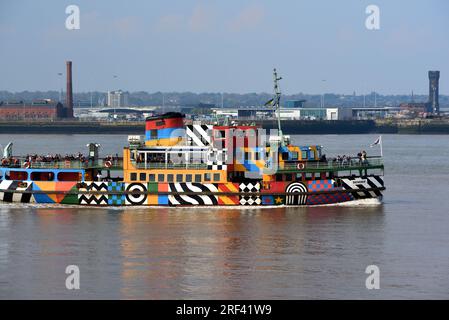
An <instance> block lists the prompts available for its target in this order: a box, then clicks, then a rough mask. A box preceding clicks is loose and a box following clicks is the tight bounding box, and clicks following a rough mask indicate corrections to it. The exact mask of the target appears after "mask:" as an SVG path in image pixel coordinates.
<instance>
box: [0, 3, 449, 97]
mask: <svg viewBox="0 0 449 320" xmlns="http://www.w3.org/2000/svg"><path fill="white" fill-rule="evenodd" d="M70 4H76V5H78V6H79V8H80V11H81V25H80V26H81V28H80V30H67V29H66V28H65V20H66V18H67V16H68V15H67V14H66V13H65V9H66V7H67V6H68V5H70ZM370 4H376V5H378V6H379V8H380V30H374V31H373V30H368V29H367V28H366V27H365V20H366V18H367V16H368V15H367V14H366V13H365V8H366V7H367V6H368V5H370ZM448 40H449V1H446V0H430V1H429V0H428V1H424V0H422V1H399V0H397V1H392V0H385V1H380V0H369V1H364V0H341V1H335V0H329V1H319V0H313V1H311V0H310V1H301V0H278V1H274V0H273V1H245V0H226V1H225V0H221V1H218V0H215V1H214V0H208V1H204V0H203V1H195V0H170V1H162V0H147V1H138V0H135V1H131V0H127V1H94V0H84V1H81V0H78V1H75V0H72V1H64V0H58V1H56V0H54V1H48V0H40V1H31V0H30V1H22V0H14V1H12V0H11V1H9V0H0V75H1V76H0V90H10V91H22V90H58V89H59V88H60V87H61V84H63V79H62V77H60V76H58V72H64V76H65V60H67V59H70V60H73V75H74V90H75V91H93V90H101V91H106V90H108V89H116V88H122V89H125V90H129V91H137V90H145V91H149V92H154V91H193V92H222V91H223V92H239V93H243V92H271V91H272V68H273V67H277V68H278V70H279V72H280V74H281V75H282V76H283V78H284V79H283V80H282V83H281V85H282V90H283V92H285V93H288V94H292V93H298V92H304V93H321V92H322V91H323V90H324V91H326V92H336V93H352V92H353V91H354V90H355V91H356V92H357V93H361V92H362V91H371V90H376V91H377V92H380V93H384V94H395V93H407V94H408V93H410V92H411V90H414V92H415V93H417V94H418V93H427V90H428V82H427V71H428V70H440V71H441V79H440V92H441V93H442V94H449V41H448ZM113 75H118V77H117V78H114V77H113ZM323 79H325V80H326V81H325V82H324V81H322V80H323Z"/></svg>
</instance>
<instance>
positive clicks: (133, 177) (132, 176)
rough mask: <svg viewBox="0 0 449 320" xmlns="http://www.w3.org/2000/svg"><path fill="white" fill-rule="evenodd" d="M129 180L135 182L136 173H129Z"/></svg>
mask: <svg viewBox="0 0 449 320" xmlns="http://www.w3.org/2000/svg"><path fill="white" fill-rule="evenodd" d="M129 180H131V181H136V180H137V173H135V172H131V174H130V175H129Z"/></svg>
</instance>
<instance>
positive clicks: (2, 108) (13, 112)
mask: <svg viewBox="0 0 449 320" xmlns="http://www.w3.org/2000/svg"><path fill="white" fill-rule="evenodd" d="M66 110H67V108H64V106H63V105H62V103H60V102H55V101H52V100H42V101H35V102H30V103H25V102H23V101H20V102H0V120H33V119H35V120H44V119H45V120H55V119H61V118H66V117H67V114H66Z"/></svg>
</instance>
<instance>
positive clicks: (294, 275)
mask: <svg viewBox="0 0 449 320" xmlns="http://www.w3.org/2000/svg"><path fill="white" fill-rule="evenodd" d="M376 138H377V136H376V135H323V136H317V135H305V136H295V137H293V141H294V142H296V143H299V144H321V145H324V146H325V147H326V149H325V153H326V154H327V155H328V156H329V155H337V154H338V153H345V154H352V155H354V154H356V153H357V152H358V151H360V150H361V149H365V150H366V151H367V152H368V155H375V154H378V153H379V148H378V147H374V148H370V147H369V144H371V143H372V142H373V141H374V140H375V139H376ZM9 141H14V154H25V153H41V154H44V153H47V152H59V153H62V154H65V153H76V152H78V151H84V153H86V152H85V150H86V144H87V143H89V142H98V143H100V144H101V150H102V153H103V154H115V153H117V152H118V153H121V146H123V145H125V144H126V136H122V135H95V136H87V135H54V136H50V135H0V144H2V145H3V146H5V145H6V144H7V143H8V142H9ZM383 142H384V145H383V149H384V150H383V153H384V157H385V183H386V187H387V190H386V192H385V197H384V202H383V204H380V205H379V204H377V205H375V204H358V205H351V206H348V205H337V206H322V207H309V208H306V207H301V208H276V209H272V208H271V209H241V208H239V209H228V208H207V209H206V208H194V209H192V208H190V209H175V208H170V209H169V208H126V209H117V208H116V209H102V208H77V207H57V206H37V205H36V206H33V205H19V204H0V298H1V299H12V298H19V299H35V298H38V299H51V298H58V299H80V298H84V299H94V298H100V299H231V298H232V299H318V298H320V299H343V298H353V299H391V298H411V299H420V298H430V299H448V298H449V247H448V244H449V209H448V208H449V196H448V190H449V180H448V178H449V177H448V174H449V136H444V135H431V136H430V135H429V136H427V135H384V136H383ZM68 265H76V266H78V267H79V270H80V289H79V290H68V289H67V288H66V285H65V282H66V277H67V276H68V275H67V274H65V270H66V267H67V266H68ZM368 265H376V266H378V268H379V271H380V289H378V290H376V289H373V290H368V289H367V288H366V286H365V280H366V278H367V277H368V274H366V273H365V269H366V267H367V266H368Z"/></svg>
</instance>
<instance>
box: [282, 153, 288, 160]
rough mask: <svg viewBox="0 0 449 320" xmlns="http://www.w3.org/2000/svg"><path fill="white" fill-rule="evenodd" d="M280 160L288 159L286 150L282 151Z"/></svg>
mask: <svg viewBox="0 0 449 320" xmlns="http://www.w3.org/2000/svg"><path fill="white" fill-rule="evenodd" d="M282 160H288V152H282Z"/></svg>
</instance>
